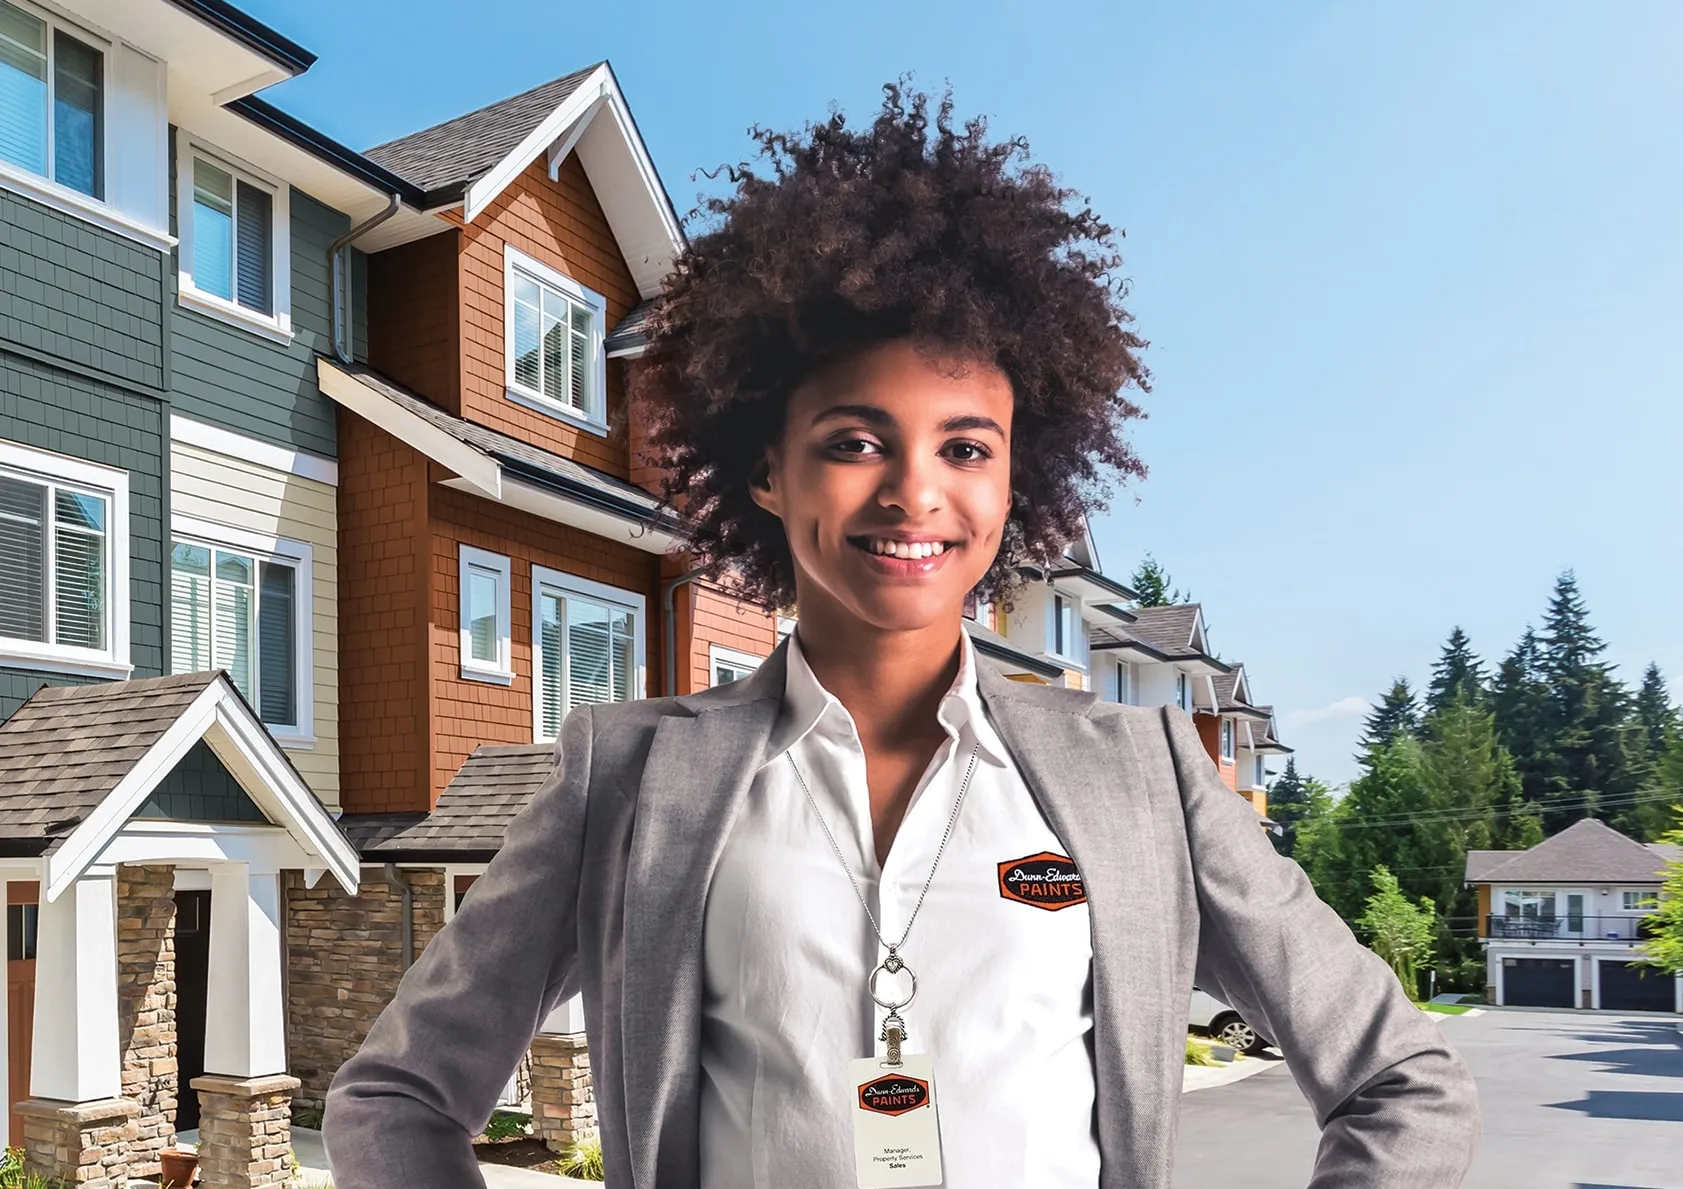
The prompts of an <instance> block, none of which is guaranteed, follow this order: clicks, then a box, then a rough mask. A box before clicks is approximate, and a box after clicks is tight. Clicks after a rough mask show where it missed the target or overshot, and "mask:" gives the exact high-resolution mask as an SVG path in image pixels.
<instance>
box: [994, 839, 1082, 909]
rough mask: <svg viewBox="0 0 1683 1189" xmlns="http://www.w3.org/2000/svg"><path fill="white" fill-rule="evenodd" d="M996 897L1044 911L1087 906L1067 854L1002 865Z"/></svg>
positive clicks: (1044, 853) (1043, 854)
mask: <svg viewBox="0 0 1683 1189" xmlns="http://www.w3.org/2000/svg"><path fill="white" fill-rule="evenodd" d="M999 894H1000V895H1001V896H1003V897H1005V899H1007V900H1015V901H1017V903H1019V904H1032V905H1034V906H1035V907H1036V908H1044V909H1045V910H1046V911H1047V912H1056V911H1058V909H1060V908H1068V907H1069V906H1070V905H1072V904H1085V903H1087V890H1086V888H1084V887H1083V886H1082V884H1081V873H1080V872H1079V871H1077V870H1076V869H1075V864H1074V863H1073V862H1072V861H1071V860H1070V858H1069V856H1068V855H1055V854H1053V853H1052V852H1051V851H1049V850H1043V851H1041V852H1040V853H1039V854H1038V855H1029V856H1028V857H1026V858H1022V859H1012V860H1011V861H1010V862H1009V863H1001V864H1000V865H999Z"/></svg>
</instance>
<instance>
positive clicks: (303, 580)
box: [164, 516, 316, 751]
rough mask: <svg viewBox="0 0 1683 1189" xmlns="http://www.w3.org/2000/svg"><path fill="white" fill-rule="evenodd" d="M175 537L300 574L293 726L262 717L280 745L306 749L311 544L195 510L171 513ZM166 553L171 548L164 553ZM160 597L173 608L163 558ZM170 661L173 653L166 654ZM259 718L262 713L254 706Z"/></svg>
mask: <svg viewBox="0 0 1683 1189" xmlns="http://www.w3.org/2000/svg"><path fill="white" fill-rule="evenodd" d="M177 538H182V539H185V540H187V541H189V542H190V543H192V544H194V545H205V546H209V547H210V548H212V549H216V548H223V549H231V550H238V551H239V552H241V553H249V554H252V555H253V556H255V557H257V558H259V559H260V560H263V561H278V562H285V563H287V564H289V565H291V566H292V568H293V570H294V571H296V573H297V575H298V618H297V621H296V623H295V624H294V626H293V632H294V634H295V636H296V640H295V643H294V647H293V658H292V669H293V672H292V682H293V688H294V689H296V690H297V691H298V722H297V723H296V724H295V725H294V726H290V727H286V726H270V725H269V724H268V723H263V729H264V730H266V731H268V732H269V737H270V738H271V739H273V740H274V741H275V742H276V743H279V744H281V745H282V746H284V747H289V748H293V749H295V750H299V751H307V750H309V749H310V748H312V747H314V746H315V744H316V685H315V679H316V678H315V667H316V666H315V652H316V639H315V602H316V594H315V569H314V566H315V548H314V546H312V545H311V544H310V543H309V542H308V541H293V540H290V539H288V538H286V537H276V536H272V535H271V534H269V533H259V532H253V531H252V530H250V529H244V528H236V527H235V526H233V525H231V524H218V523H217V522H216V521H214V520H201V519H200V518H198V517H197V516H171V517H170V543H171V548H172V549H173V547H174V542H175V540H176V539H177ZM164 556H165V558H166V559H167V558H168V557H169V551H166V552H165V554H164ZM164 571H165V573H164V597H165V598H166V599H169V600H171V607H172V610H173V606H174V603H173V600H174V597H175V594H174V584H173V581H172V578H171V575H170V574H169V562H168V561H167V560H166V561H165V563H164ZM170 659H171V661H172V663H173V661H174V658H173V657H172V658H170ZM252 713H253V714H254V715H257V716H258V721H259V722H261V721H262V718H261V713H260V711H259V710H258V708H257V707H255V706H253V707H252Z"/></svg>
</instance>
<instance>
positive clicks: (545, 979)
mask: <svg viewBox="0 0 1683 1189" xmlns="http://www.w3.org/2000/svg"><path fill="white" fill-rule="evenodd" d="M557 750H558V751H559V760H558V763H557V764H556V766H555V768H554V769H553V770H552V771H551V773H550V776H549V778H548V779H547V780H546V781H545V782H544V784H543V785H542V786H541V787H540V788H539V789H538V791H537V793H536V794H535V795H534V796H533V797H532V800H531V802H530V803H529V804H528V805H527V806H526V808H525V809H524V810H522V811H521V812H520V813H519V815H518V816H516V817H515V819H514V821H513V822H512V823H511V824H510V825H509V827H508V830H507V832H506V835H505V840H504V843H503V847H502V849H501V850H500V851H499V852H498V853H497V855H496V857H495V858H494V859H493V860H492V861H491V863H490V864H489V866H488V867H487V869H486V871H485V874H484V875H482V876H481V877H480V878H479V879H478V881H476V882H475V884H474V886H473V892H472V894H471V895H469V896H468V897H467V899H466V900H465V901H464V902H463V904H462V907H461V909H460V911H458V912H457V913H456V915H455V918H454V919H453V920H452V921H451V922H450V924H449V925H447V926H445V928H444V929H443V930H441V931H440V932H439V933H438V934H437V936H435V937H434V938H433V939H432V940H431V941H430V942H429V943H428V944H427V947H426V949H425V951H424V952H423V953H422V954H421V956H420V958H419V959H418V960H417V961H416V962H415V964H414V965H413V966H412V967H410V969H409V970H408V972H407V973H405V974H404V976H403V979H402V982H401V983H400V984H399V985H398V989H397V995H396V997H395V998H394V999H393V1000H392V1002H391V1003H390V1004H388V1005H387V1007H386V1009H385V1010H384V1011H383V1012H381V1013H380V1016H379V1018H378V1019H377V1020H376V1021H375V1022H374V1027H373V1028H372V1029H370V1031H369V1033H368V1037H367V1039H366V1040H365V1041H364V1042H363V1044H362V1048H361V1049H360V1050H358V1052H357V1054H356V1055H355V1056H354V1057H352V1058H351V1059H350V1060H349V1061H347V1062H346V1063H345V1064H344V1065H343V1066H342V1067H340V1069H339V1072H338V1074H337V1076H335V1077H334V1079H333V1084H332V1087H331V1088H330V1089H329V1090H328V1093H327V1107H326V1114H325V1118H324V1120H323V1122H322V1133H323V1140H324V1142H325V1145H326V1147H327V1157H328V1163H329V1164H330V1165H331V1167H332V1170H333V1178H334V1183H335V1184H336V1185H337V1186H338V1189H469V1187H482V1186H483V1185H484V1184H485V1182H484V1180H483V1179H482V1177H481V1176H480V1172H479V1165H478V1163H477V1162H476V1161H475V1159H474V1156H473V1147H472V1138H473V1137H474V1136H475V1135H477V1134H478V1133H479V1132H480V1131H481V1130H483V1129H484V1127H485V1124H486V1122H487V1121H488V1120H489V1119H490V1117H491V1112H492V1111H493V1110H494V1109H495V1107H496V1103H497V1096H498V1094H499V1093H500V1091H501V1090H502V1088H503V1086H505V1085H506V1084H507V1082H508V1079H509V1077H510V1076H511V1075H512V1074H513V1072H514V1069H515V1067H516V1066H517V1065H518V1064H519V1062H520V1058H521V1056H522V1055H523V1054H524V1053H525V1051H526V1049H527V1047H528V1046H529V1045H530V1044H531V1042H532V1037H533V1035H534V1034H535V1033H536V1032H537V1029H538V1026H539V1025H540V1024H541V1023H542V1021H543V1019H544V1017H545V1016H547V1015H548V1014H549V1013H550V1012H551V1011H552V1010H553V1009H554V1008H555V1006H556V1005H557V1004H558V1003H560V1002H561V1000H562V999H564V998H566V997H568V996H570V995H572V994H573V993H574V991H575V989H576V988H575V985H574V984H575V981H576V966H577V958H578V916H577V904H578V888H579V872H580V866H581V860H582V855H583V847H584V825H585V803H586V791H587V789H588V787H589V783H590V750H591V716H590V708H589V707H588V706H581V707H579V708H578V709H576V710H574V711H573V712H572V713H571V714H569V715H568V716H567V718H566V721H565V722H564V724H563V725H562V728H561V738H560V742H559V744H558V747H557Z"/></svg>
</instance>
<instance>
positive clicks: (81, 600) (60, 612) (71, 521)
mask: <svg viewBox="0 0 1683 1189" xmlns="http://www.w3.org/2000/svg"><path fill="white" fill-rule="evenodd" d="M109 511H110V499H109V497H108V496H106V495H102V494H97V493H94V492H90V491H80V490H77V489H75V488H73V487H68V486H64V485H60V484H58V483H56V482H53V481H51V480H45V479H39V478H33V477H27V476H23V475H18V474H13V473H9V472H5V471H0V637H3V638H5V639H9V640H16V641H23V642H28V643H35V644H58V645H64V646H67V647H70V648H77V649H88V650H90V651H105V650H106V649H108V648H109V647H110V633H111V625H110V622H109V619H110V614H109V601H110V591H109V589H108V585H109V576H108V574H109V564H108V562H109V558H108V552H109V545H108V533H107V523H106V521H107V517H108V515H109Z"/></svg>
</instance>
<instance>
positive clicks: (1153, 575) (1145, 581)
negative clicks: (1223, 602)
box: [1128, 553, 1192, 607]
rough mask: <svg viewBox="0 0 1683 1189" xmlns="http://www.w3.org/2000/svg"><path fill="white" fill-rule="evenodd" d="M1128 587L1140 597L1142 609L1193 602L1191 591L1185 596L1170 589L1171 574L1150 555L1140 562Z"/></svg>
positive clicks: (1129, 580)
mask: <svg viewBox="0 0 1683 1189" xmlns="http://www.w3.org/2000/svg"><path fill="white" fill-rule="evenodd" d="M1128 586H1129V587H1130V588H1131V589H1132V590H1133V592H1134V593H1135V594H1136V595H1138V596H1139V606H1141V607H1168V606H1172V605H1174V604H1175V603H1190V602H1191V601H1192V593H1191V592H1190V591H1188V592H1187V593H1186V594H1184V595H1183V594H1181V592H1180V591H1179V590H1171V589H1170V581H1169V572H1168V571H1167V570H1165V569H1164V568H1163V566H1162V564H1161V563H1160V562H1158V560H1157V559H1156V558H1155V557H1152V556H1151V554H1149V553H1148V554H1146V555H1145V560H1144V561H1142V562H1140V564H1139V568H1138V569H1136V570H1135V571H1134V574H1133V577H1131V578H1129V579H1128Z"/></svg>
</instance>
